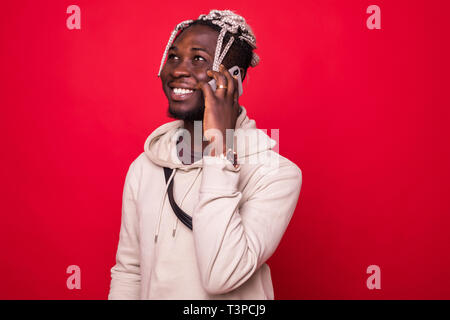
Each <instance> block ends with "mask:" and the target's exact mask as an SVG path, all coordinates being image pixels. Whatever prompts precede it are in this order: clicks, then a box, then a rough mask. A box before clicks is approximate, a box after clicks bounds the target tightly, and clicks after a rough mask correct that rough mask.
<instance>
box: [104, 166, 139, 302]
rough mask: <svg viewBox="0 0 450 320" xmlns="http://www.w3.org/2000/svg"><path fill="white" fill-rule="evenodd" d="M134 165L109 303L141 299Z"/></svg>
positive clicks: (126, 189) (127, 184)
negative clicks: (110, 301)
mask: <svg viewBox="0 0 450 320" xmlns="http://www.w3.org/2000/svg"><path fill="white" fill-rule="evenodd" d="M133 168H134V162H133V163H132V164H131V165H130V168H129V169H128V173H127V176H126V178H125V185H124V188H123V198H122V219H121V226H120V235H119V244H118V248H117V254H116V264H115V265H114V267H112V268H111V286H110V291H109V295H108V299H109V300H138V299H140V289H141V272H140V258H139V257H140V254H139V236H138V232H139V219H138V215H137V212H136V202H135V199H136V192H135V188H136V186H137V183H136V178H135V176H134V170H133Z"/></svg>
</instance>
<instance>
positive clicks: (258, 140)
mask: <svg viewBox="0 0 450 320" xmlns="http://www.w3.org/2000/svg"><path fill="white" fill-rule="evenodd" d="M240 108H241V113H240V115H239V116H238V118H237V120H236V127H235V133H234V135H235V137H237V145H236V147H235V148H236V153H237V156H238V159H244V158H245V157H248V156H250V155H253V154H257V153H260V152H263V151H267V150H270V149H272V148H273V147H274V146H275V145H276V142H275V140H273V139H271V138H270V137H269V136H268V135H267V134H266V133H265V132H264V131H262V130H260V129H257V128H256V123H255V121H254V120H252V119H250V118H249V117H248V116H247V110H246V109H245V108H244V107H242V106H241V107H240ZM183 126H184V122H183V120H176V121H172V122H169V123H166V124H163V125H162V126H160V127H158V128H157V129H156V130H155V131H153V132H152V134H151V135H150V136H149V137H148V138H147V140H146V141H145V145H144V152H145V154H146V156H147V157H148V158H149V159H150V160H151V161H152V162H153V163H154V164H156V165H158V166H160V167H167V168H171V169H181V170H190V169H194V168H199V167H202V166H203V162H202V161H201V160H199V161H196V162H194V163H192V164H183V163H182V162H181V160H180V159H179V157H178V155H177V146H176V143H177V140H178V138H179V133H180V132H181V130H180V128H183Z"/></svg>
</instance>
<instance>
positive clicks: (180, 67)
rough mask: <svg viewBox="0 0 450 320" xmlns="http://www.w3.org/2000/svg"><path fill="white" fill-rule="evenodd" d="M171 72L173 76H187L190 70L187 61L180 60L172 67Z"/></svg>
mask: <svg viewBox="0 0 450 320" xmlns="http://www.w3.org/2000/svg"><path fill="white" fill-rule="evenodd" d="M171 74H172V76H173V77H174V78H178V77H189V76H190V75H191V72H190V70H189V67H188V66H187V62H186V61H180V62H179V63H178V64H177V65H175V66H174V67H173V68H172V72H171Z"/></svg>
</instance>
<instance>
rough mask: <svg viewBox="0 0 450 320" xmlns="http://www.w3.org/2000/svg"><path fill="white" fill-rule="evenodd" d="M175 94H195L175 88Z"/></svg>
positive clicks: (188, 90)
mask: <svg viewBox="0 0 450 320" xmlns="http://www.w3.org/2000/svg"><path fill="white" fill-rule="evenodd" d="M173 92H174V93H175V94H186V93H191V92H194V90H190V89H183V88H173Z"/></svg>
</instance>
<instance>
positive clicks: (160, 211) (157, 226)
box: [155, 168, 177, 243]
mask: <svg viewBox="0 0 450 320" xmlns="http://www.w3.org/2000/svg"><path fill="white" fill-rule="evenodd" d="M176 171H177V168H175V169H174V170H173V172H172V174H171V175H170V178H169V181H168V182H167V184H166V186H165V187H164V195H163V198H162V201H161V204H160V205H159V214H158V223H157V224H156V228H155V243H156V242H158V234H159V227H160V226H161V216H162V212H163V207H164V202H166V195H167V188H168V187H169V184H170V181H171V180H172V179H173V177H174V176H175V172H176Z"/></svg>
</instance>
